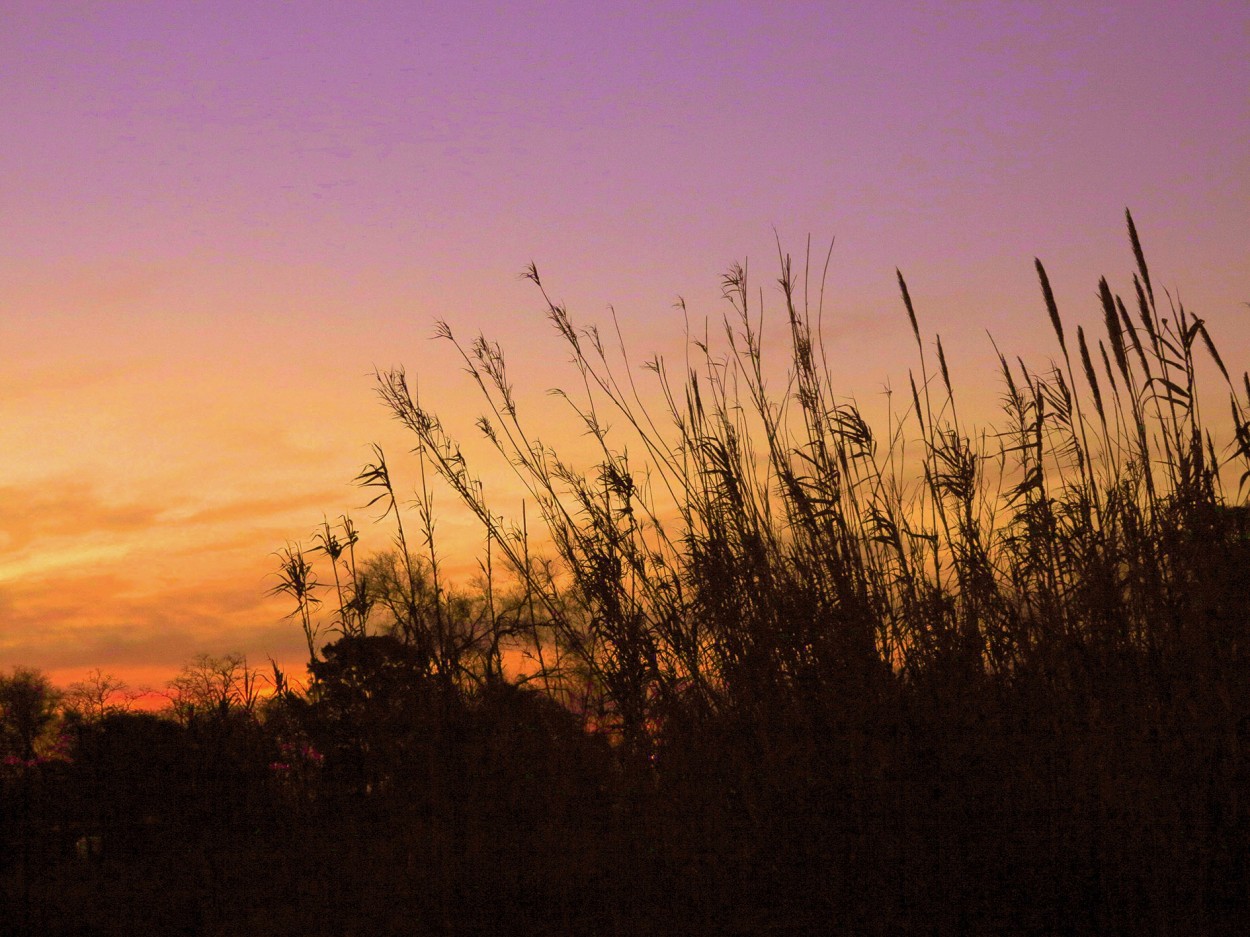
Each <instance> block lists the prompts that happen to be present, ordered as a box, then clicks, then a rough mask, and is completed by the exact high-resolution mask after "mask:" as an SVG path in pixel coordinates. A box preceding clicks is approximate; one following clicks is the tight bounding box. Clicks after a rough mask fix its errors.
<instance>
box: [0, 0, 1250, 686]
mask: <svg viewBox="0 0 1250 937" xmlns="http://www.w3.org/2000/svg"><path fill="white" fill-rule="evenodd" d="M600 6H602V7H603V9H600V8H599V7H600ZM607 6H608V5H606V4H605V5H596V4H585V3H583V4H550V3H541V4H511V3H494V4H471V3H461V4H434V3H428V4H427V3H414V2H405V3H350V4H349V3H311V2H310V3H296V4H287V3H283V4H278V3H263V2H257V0H246V2H221V0H216V2H212V3H163V2H161V3H133V2H115V3H86V2H83V3H56V2H37V3H36V2H6V3H4V4H3V11H2V12H0V17H2V19H3V27H2V28H0V128H2V132H3V136H4V140H5V143H4V145H3V146H0V232H3V244H4V251H3V254H2V255H0V668H6V669H7V668H8V667H9V666H12V665H14V664H23V665H27V666H34V667H39V668H41V669H44V670H45V671H47V672H48V673H49V674H50V675H51V676H52V677H53V679H54V680H56V681H57V682H59V683H62V684H64V683H68V682H69V681H72V680H77V679H81V678H82V677H83V675H85V673H86V672H87V671H88V670H89V669H90V668H93V667H97V666H98V667H100V668H102V669H103V670H105V671H110V672H112V673H114V674H116V675H118V676H121V677H124V678H126V679H128V680H130V681H131V682H132V683H135V684H140V683H147V684H152V685H160V684H163V682H164V681H165V680H166V679H167V678H168V677H169V676H172V674H173V673H174V672H175V671H176V670H177V669H178V667H179V666H180V665H181V663H182V662H183V661H185V660H187V659H189V658H190V657H192V656H193V655H195V654H197V653H200V652H208V653H213V654H222V653H226V652H230V651H241V652H245V653H247V654H248V655H249V658H250V659H251V660H252V662H253V663H259V664H264V660H265V655H267V654H269V655H273V656H274V657H275V658H277V659H279V660H282V661H288V662H291V663H293V664H294V663H296V662H298V661H299V659H300V648H301V645H302V640H303V639H302V636H301V635H300V633H299V629H298V627H297V626H296V625H295V624H294V623H293V622H291V621H289V620H284V619H283V615H285V614H286V612H287V611H288V610H289V608H288V606H287V605H286V604H285V603H284V602H283V601H282V600H279V599H274V598H270V597H267V595H266V592H267V590H268V589H270V588H271V587H272V586H273V585H274V584H275V581H276V580H275V579H274V578H273V577H272V575H271V573H272V570H273V569H274V567H275V559H274V556H273V551H275V550H277V549H278V548H280V547H282V545H283V544H284V543H285V542H286V541H288V540H299V539H302V540H304V541H305V542H307V541H308V538H309V535H310V533H311V531H312V530H313V528H314V527H315V526H316V524H317V523H318V522H319V521H320V520H321V518H322V516H323V514H325V515H327V516H329V517H330V518H331V519H333V518H334V517H336V516H337V515H339V514H341V513H342V512H344V511H352V512H353V513H354V515H355V517H356V518H357V520H358V522H359V523H360V524H361V525H362V526H368V523H369V517H370V514H369V512H367V511H362V510H360V508H361V507H362V506H363V504H364V503H365V502H366V501H367V500H368V498H367V497H366V496H365V495H364V494H363V493H362V492H360V491H358V490H356V489H354V488H353V487H352V486H351V484H350V482H351V479H352V477H353V476H354V475H355V474H356V472H357V471H359V469H360V467H361V465H362V464H363V463H364V462H366V461H368V460H369V459H370V458H371V453H370V450H369V444H370V443H374V442H376V443H379V444H381V445H382V446H383V447H384V448H386V450H387V451H388V453H390V452H394V453H396V454H397V458H398V453H400V452H402V450H403V449H405V448H406V447H408V446H410V445H411V442H410V441H409V440H408V439H406V437H405V436H404V435H403V433H402V431H401V429H400V427H398V426H397V425H396V424H394V423H393V422H392V421H390V420H389V419H388V416H387V413H386V412H385V411H384V410H383V409H382V407H381V406H380V404H379V403H378V402H377V400H376V398H375V395H374V390H373V387H374V384H373V380H372V374H373V371H374V369H375V368H387V367H390V366H392V365H398V364H403V365H405V366H406V367H407V368H408V370H409V372H410V374H411V375H413V376H414V378H415V379H416V380H419V382H420V387H421V393H422V396H423V398H424V399H425V400H426V401H427V402H428V403H429V404H430V405H431V406H432V407H434V409H437V410H438V411H439V412H440V413H442V414H443V416H444V419H445V422H446V423H447V425H448V427H449V429H451V430H452V431H453V432H455V433H457V434H458V435H460V436H462V437H465V438H466V439H467V438H471V437H472V436H473V435H474V430H473V419H474V417H475V416H476V414H477V413H478V411H479V407H478V403H477V401H476V398H475V397H474V394H473V389H472V387H471V386H470V385H469V383H468V382H467V381H466V380H465V379H464V376H463V375H462V374H461V373H460V372H459V370H458V369H457V367H456V364H455V361H454V360H453V359H452V357H451V355H450V354H449V351H450V349H449V348H448V347H446V346H445V345H444V344H439V343H437V342H433V341H431V340H430V337H431V335H432V332H433V323H434V321H435V320H436V319H445V320H447V322H448V323H449V324H450V325H451V327H452V328H453V330H454V331H455V332H456V333H457V334H458V335H460V336H461V337H463V338H466V339H471V338H472V337H473V336H474V335H475V334H476V333H477V331H478V330H483V331H485V332H486V333H487V334H488V335H489V336H490V337H492V338H495V339H497V340H499V341H500V342H501V344H502V345H503V347H504V350H505V351H506V352H507V353H508V355H509V360H510V364H511V368H512V372H513V375H512V376H513V380H514V382H515V384H516V386H517V387H518V389H519V390H520V391H522V392H523V399H524V400H525V401H526V402H527V405H528V406H530V408H531V410H530V412H533V411H534V408H553V407H556V404H555V403H553V402H551V398H549V397H546V396H544V393H543V392H544V391H545V390H546V389H547V388H549V387H552V386H555V385H557V384H561V383H568V384H570V385H571V383H572V381H571V378H572V376H573V373H572V372H571V370H570V369H569V368H567V367H566V366H565V361H566V358H567V356H566V354H565V352H564V350H563V349H562V348H561V347H560V344H559V342H558V339H557V336H555V335H554V334H553V333H552V331H551V329H550V327H549V326H548V325H547V323H546V321H545V319H544V316H543V306H542V303H541V297H540V296H539V295H538V294H537V292H536V290H535V289H534V287H533V286H532V284H529V283H526V282H524V281H522V280H521V279H519V277H518V274H519V273H520V271H522V270H523V269H524V267H525V266H526V264H528V263H529V262H530V261H534V262H535V263H537V265H538V267H539V270H540V271H541V272H542V274H543V278H544V281H545V283H546V284H547V285H548V287H549V289H550V290H551V292H552V294H553V296H554V297H555V298H557V299H559V300H561V301H564V302H565V303H567V305H568V307H569V309H570V311H571V312H572V314H573V315H574V316H575V318H577V319H578V320H579V321H581V322H583V323H586V324H591V323H598V324H601V325H603V324H606V323H607V322H608V321H609V320H608V306H609V305H611V306H613V307H614V308H615V310H616V312H617V314H618V315H619V317H620V320H621V323H622V329H623V332H624V337H625V340H626V342H627V343H628V344H629V346H630V348H631V351H632V353H633V354H634V358H635V361H636V362H637V361H641V360H642V359H644V358H646V357H648V356H649V355H650V354H651V353H654V352H660V353H664V354H669V355H676V354H679V353H680V350H681V347H682V345H681V334H682V321H681V318H680V315H679V314H678V313H676V312H675V311H674V308H673V303H674V301H675V299H676V298H677V297H678V296H679V295H680V296H682V297H684V298H685V300H686V302H687V305H688V307H689V310H690V315H691V317H692V320H695V321H697V322H699V323H701V322H702V320H703V318H704V317H711V318H712V319H713V321H715V319H716V318H717V317H719V316H720V315H721V313H722V312H723V311H724V310H725V308H726V307H725V303H724V301H723V300H722V299H721V298H720V275H721V274H722V273H723V272H724V271H725V269H726V268H727V267H728V266H729V265H730V264H731V263H732V262H734V261H742V260H749V262H750V266H751V271H752V274H753V277H754V281H755V283H756V284H757V285H758V286H759V287H761V288H762V289H763V291H764V300H765V302H766V304H771V305H772V307H773V308H776V298H777V297H776V289H775V287H774V281H775V277H776V274H777V262H776V246H775V241H774V238H775V237H779V238H780V240H781V242H782V244H783V245H784V246H785V248H786V249H788V250H790V251H792V252H794V253H796V254H801V253H802V252H803V245H804V243H805V240H806V238H807V237H808V236H809V235H810V236H811V237H812V239H813V243H814V244H815V245H820V248H819V250H820V252H821V254H822V257H823V251H824V248H825V247H826V246H827V245H828V242H829V240H830V239H831V238H832V239H835V242H834V250H833V259H832V263H831V265H830V275H829V284H828V287H827V300H826V305H827V309H826V332H825V337H826V341H827V343H828V348H829V351H830V355H831V364H832V366H833V368H834V372H835V384H836V385H837V388H836V389H837V390H839V391H842V392H845V393H846V394H848V395H849V394H855V395H856V396H858V397H860V398H862V399H864V400H870V399H872V398H875V397H878V398H879V397H880V394H881V389H882V386H883V385H884V384H885V382H886V381H887V380H893V381H894V382H895V383H896V384H897V383H899V382H902V381H905V380H906V373H907V368H908V367H910V366H911V364H912V360H913V358H912V354H913V349H912V347H911V346H910V345H909V338H910V337H909V334H908V331H907V324H906V319H905V316H904V315H903V312H902V307H901V303H900V301H899V299H898V295H897V286H896V283H895V280H894V269H895V267H899V268H901V269H902V271H903V272H904V274H905V275H906V276H907V278H908V283H909V285H910V287H911V292H912V296H913V298H914V299H915V301H916V304H917V308H918V312H919V314H920V316H921V319H922V325H923V327H924V328H925V329H926V331H928V332H930V333H932V332H940V333H941V334H942V336H943V340H944V342H945V344H946V347H947V352H948V355H949V357H950V358H951V363H952V367H953V369H954V371H955V375H954V377H955V380H956V383H957V384H959V385H961V386H962V387H963V388H964V389H965V390H966V391H967V393H968V395H969V396H970V397H973V398H979V399H980V400H982V401H983V402H984V403H985V404H986V406H987V407H988V406H989V405H990V404H991V403H992V401H993V398H994V395H995V394H996V393H997V389H998V388H997V384H996V382H995V375H994V372H993V369H992V360H993V359H992V349H991V347H990V344H989V339H988V338H987V337H986V332H987V331H990V332H992V333H993V335H994V338H995V340H996V341H997V342H998V344H999V346H1000V347H1002V348H1003V349H1004V350H1005V351H1009V352H1012V353H1019V354H1022V355H1024V356H1025V357H1026V358H1028V359H1030V360H1033V361H1035V362H1040V363H1044V360H1045V358H1046V357H1047V356H1049V355H1050V354H1052V352H1053V349H1052V339H1051V337H1050V333H1049V326H1048V324H1047V321H1046V317H1045V313H1044V309H1043V307H1042V305H1041V299H1040V293H1039V290H1038V288H1037V283H1036V278H1035V275H1034V273H1033V258H1034V257H1035V256H1037V257H1040V258H1041V259H1042V260H1043V261H1044V262H1045V263H1046V264H1047V267H1048V269H1049V272H1050V276H1051V280H1052V283H1053V285H1054V288H1055V291H1056V294H1057V297H1058V300H1059V303H1060V306H1061V308H1062V309H1063V310H1064V312H1065V315H1068V316H1070V317H1071V318H1072V320H1073V321H1084V322H1090V323H1093V322H1097V321H1098V320H1099V314H1098V307H1097V301H1096V288H1097V282H1098V277H1099V276H1100V275H1103V274H1105V275H1106V276H1107V277H1108V278H1109V280H1110V281H1111V283H1112V286H1113V288H1114V289H1117V290H1118V291H1121V292H1124V291H1126V290H1129V291H1131V288H1132V287H1131V279H1130V277H1131V271H1132V254H1131V252H1130V250H1129V248H1128V242H1127V238H1126V236H1125V231H1124V223H1123V213H1124V209H1125V207H1126V206H1127V207H1129V208H1131V209H1132V211H1133V214H1134V217H1135V219H1136V221H1137V225H1138V228H1139V230H1140V232H1141V234H1142V238H1143V241H1144V243H1145V247H1146V251H1147V256H1148V259H1150V261H1151V263H1152V270H1153V272H1154V274H1155V277H1156V283H1157V284H1159V285H1162V286H1166V287H1168V288H1169V289H1172V290H1174V291H1179V294H1180V297H1181V298H1182V300H1183V301H1184V303H1185V305H1186V307H1188V308H1190V309H1192V310H1194V311H1195V312H1197V313H1198V314H1199V315H1201V316H1202V317H1203V318H1205V319H1206V320H1207V323H1208V327H1209V328H1210V330H1211V332H1212V334H1213V335H1214V337H1215V338H1216V340H1217V342H1219V343H1220V345H1221V348H1222V350H1223V352H1224V355H1225V358H1226V360H1228V362H1229V364H1230V366H1235V367H1236V369H1237V371H1238V372H1240V371H1241V370H1242V369H1243V368H1245V367H1246V366H1247V364H1250V329H1247V324H1248V322H1250V319H1248V318H1247V317H1248V316H1250V309H1248V308H1247V307H1246V303H1247V302H1250V5H1247V4H1246V3H1244V2H1228V3H1202V2H1192V3H1185V4H1178V3H1112V4H1102V5H1098V8H1097V9H1095V8H1094V7H1095V5H1090V4H1058V3H872V4H833V3H811V4H809V3H631V4H621V5H618V6H617V7H616V12H612V11H609V10H608V9H607ZM556 412H558V413H559V414H560V416H561V420H563V416H564V413H563V411H556ZM547 417H548V414H547V412H546V411H545V410H544V411H541V413H540V422H543V423H544V428H545V424H546V422H547ZM549 422H550V423H551V424H552V426H554V425H555V424H557V423H558V422H560V421H558V420H556V419H555V418H554V417H552V418H551V419H550V421H549ZM565 423H566V425H568V424H567V421H565ZM552 432H553V433H557V434H558V432H559V431H558V430H556V429H552ZM568 438H574V437H573V435H572V432H571V431H570V433H569V437H568ZM400 464H403V463H400ZM483 473H484V474H485V475H487V477H488V481H489V480H494V479H498V481H499V487H497V488H496V489H494V490H495V492H496V501H497V503H498V504H499V507H500V508H501V509H511V508H512V507H513V506H515V507H516V508H517V509H519V505H520V498H519V495H517V494H516V493H515V492H513V491H511V490H510V489H508V488H507V486H506V485H505V484H504V479H505V477H506V476H505V474H504V473H503V471H502V470H500V469H497V468H489V467H484V468H483ZM400 480H401V481H402V482H403V484H404V487H405V488H408V489H411V487H412V485H413V484H415V479H414V478H411V477H409V476H406V475H405V476H404V477H403V478H401V479H400ZM437 497H438V498H440V499H441V500H440V501H439V504H441V505H442V506H443V508H445V510H446V514H445V515H444V516H443V518H442V520H441V521H440V523H441V524H442V525H443V526H442V527H441V528H440V530H442V531H443V533H444V534H445V536H446V540H445V541H444V543H445V549H446V552H447V554H448V562H449V563H451V564H452V565H453V566H458V568H462V569H465V570H468V569H470V568H471V567H472V565H473V563H474V561H475V558H476V553H475V552H474V551H475V550H476V548H477V537H478V534H477V533H476V532H475V531H474V530H473V529H472V527H471V525H469V524H467V522H464V521H463V520H462V519H461V518H460V517H459V516H458V515H457V513H456V510H455V506H454V504H453V502H452V499H451V497H450V495H448V494H445V493H440V494H439V495H438V496H437ZM370 536H372V537H374V538H375V540H376V542H377V543H378V544H381V543H383V542H384V540H385V536H386V532H385V531H383V530H373V531H371V532H370Z"/></svg>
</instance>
